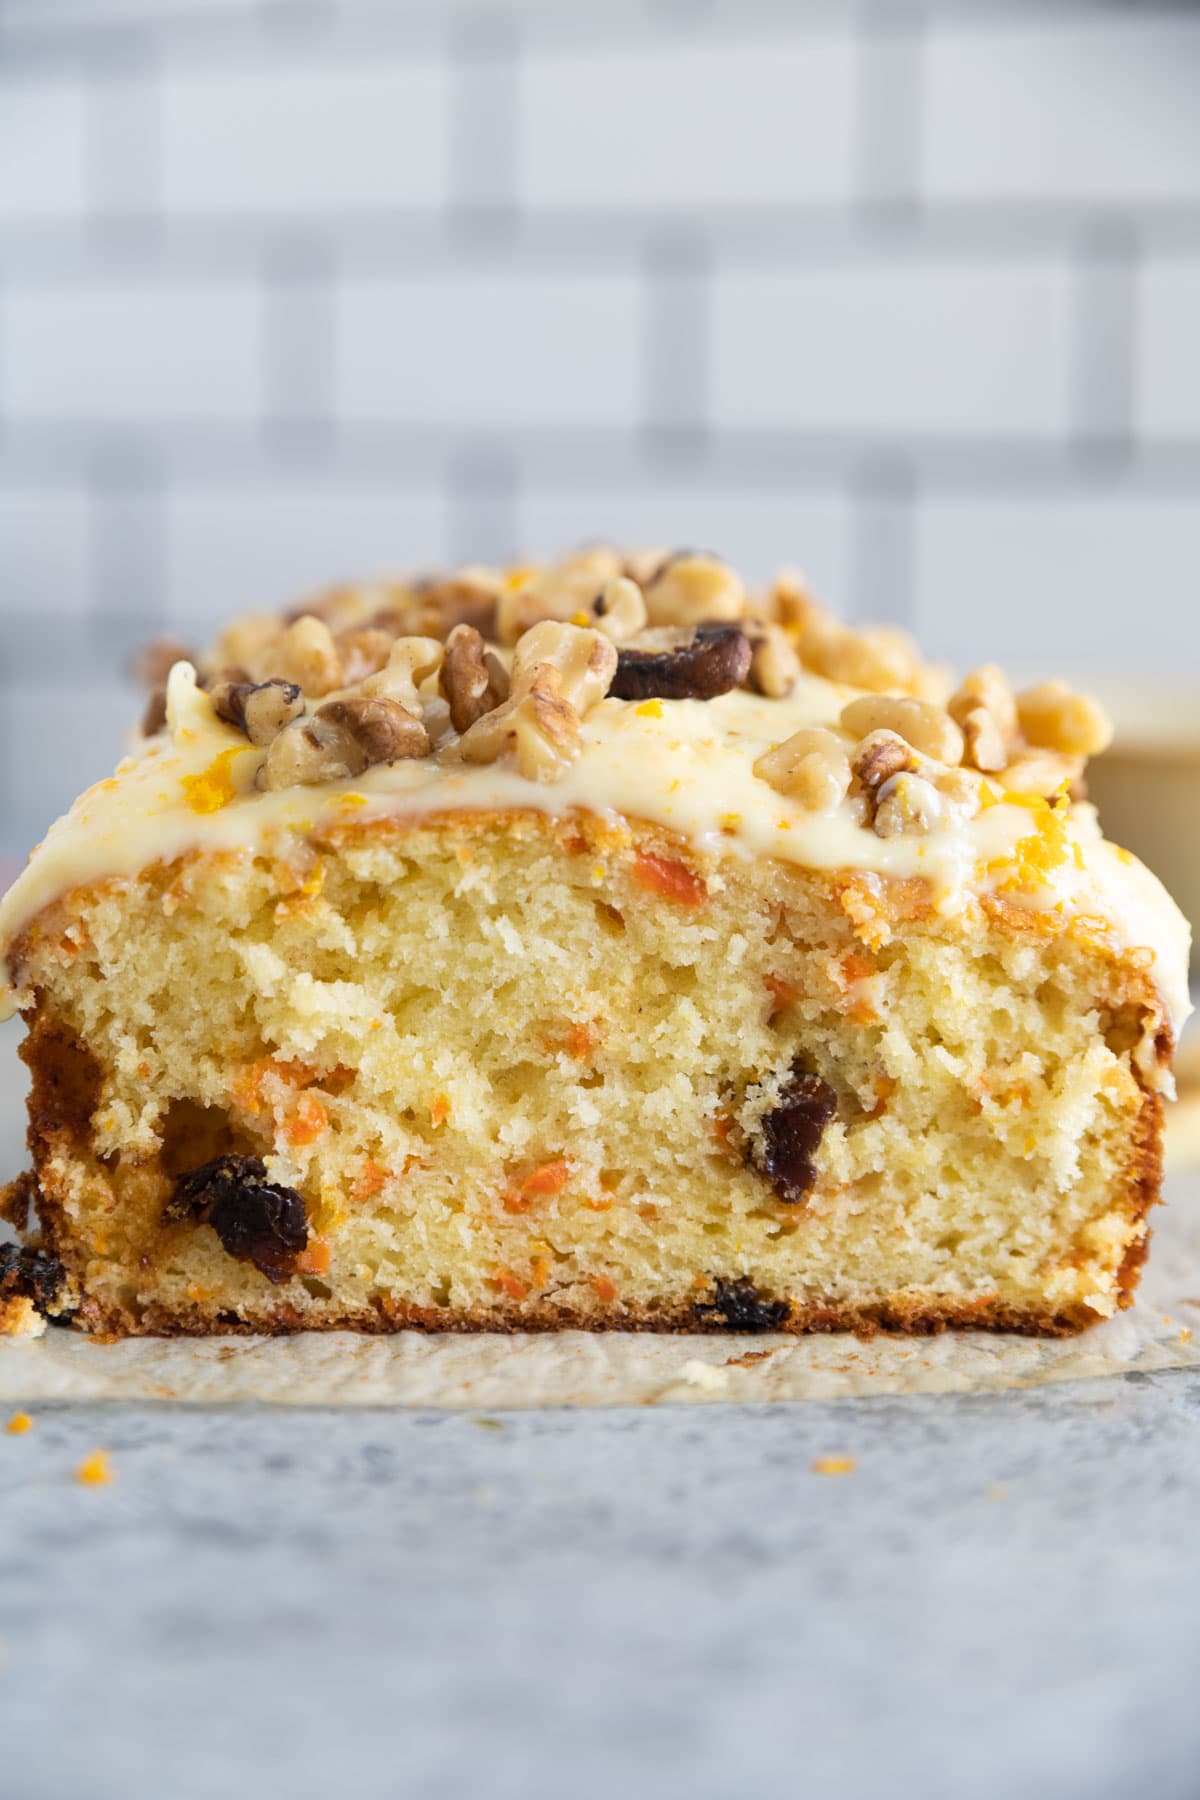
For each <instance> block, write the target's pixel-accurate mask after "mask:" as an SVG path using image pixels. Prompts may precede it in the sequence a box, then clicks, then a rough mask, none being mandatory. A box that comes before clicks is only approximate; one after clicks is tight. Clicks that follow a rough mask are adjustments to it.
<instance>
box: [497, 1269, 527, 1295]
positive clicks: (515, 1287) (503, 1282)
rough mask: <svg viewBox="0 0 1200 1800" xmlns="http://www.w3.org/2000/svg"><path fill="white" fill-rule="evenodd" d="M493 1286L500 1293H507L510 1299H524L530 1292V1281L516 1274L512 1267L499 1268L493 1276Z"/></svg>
mask: <svg viewBox="0 0 1200 1800" xmlns="http://www.w3.org/2000/svg"><path fill="white" fill-rule="evenodd" d="M491 1285H492V1287H494V1288H495V1290H496V1292H497V1293H499V1294H506V1295H507V1296H508V1298H509V1299H510V1300H524V1299H526V1298H527V1297H528V1294H529V1283H528V1282H527V1281H522V1280H521V1277H520V1276H519V1275H514V1274H513V1272H512V1270H511V1269H497V1270H496V1273H495V1274H494V1275H493V1276H492V1281H491Z"/></svg>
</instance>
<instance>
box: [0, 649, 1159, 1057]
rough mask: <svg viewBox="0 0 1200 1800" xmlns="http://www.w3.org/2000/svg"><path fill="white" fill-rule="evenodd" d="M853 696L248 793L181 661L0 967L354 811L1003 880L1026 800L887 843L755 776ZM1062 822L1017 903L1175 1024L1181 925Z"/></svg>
mask: <svg viewBox="0 0 1200 1800" xmlns="http://www.w3.org/2000/svg"><path fill="white" fill-rule="evenodd" d="M853 692H854V690H851V689H847V688H845V687H842V686H840V685H839V684H837V683H835V682H832V681H828V680H826V679H824V678H822V677H818V676H814V675H810V674H804V675H802V676H801V677H800V679H799V681H798V683H797V685H796V687H795V689H794V691H793V692H792V694H791V695H789V696H788V697H787V698H786V699H780V700H776V699H764V698H762V697H760V696H757V695H754V694H751V693H748V692H745V691H742V690H737V691H733V692H730V693H727V694H724V695H721V696H720V697H718V698H716V699H711V700H704V701H700V700H656V701H651V702H646V703H642V704H634V703H630V702H626V701H621V700H614V699H606V700H604V701H602V702H601V703H600V704H599V705H597V706H594V707H593V708H592V709H591V710H590V711H589V712H588V713H587V716H586V718H585V719H584V721H583V727H582V747H581V750H580V753H579V755H578V757H577V758H576V760H575V761H574V762H573V763H572V764H571V765H570V766H569V767H568V768H567V769H566V771H565V772H564V773H563V774H562V776H561V777H560V778H559V779H558V780H556V781H553V782H538V781H532V780H528V779H525V778H524V777H522V776H521V775H519V774H518V773H517V772H516V770H515V769H513V768H511V767H509V766H507V765H505V764H503V763H500V762H497V763H492V764H490V765H472V764H467V763H464V762H462V761H460V760H457V759H456V758H455V757H454V756H453V754H452V746H453V742H454V737H453V733H451V732H450V731H449V728H448V725H447V727H446V735H445V739H444V745H446V746H449V747H450V750H451V753H450V754H447V753H446V749H445V748H443V750H442V751H441V753H439V754H438V755H435V756H432V757H424V758H421V759H419V760H405V761H399V762H395V763H391V764H385V765H379V766H376V767H374V768H371V769H368V770H367V771H366V772H365V773H363V774H361V775H359V776H357V777H355V778H354V779H352V780H343V781H333V782H329V783H326V784H323V785H321V786H319V787H299V786H297V787H288V788H283V789H280V790H277V791H272V792H261V791H259V790H258V789H257V788H256V787H255V785H254V782H255V776H256V774H257V771H258V768H259V765H260V764H261V761H262V752H261V751H260V750H257V749H255V748H253V747H252V746H250V745H248V744H247V741H246V739H245V738H244V737H243V736H242V735H241V734H240V733H239V732H238V731H236V730H235V729H234V728H233V727H231V726H229V725H226V724H224V723H222V722H221V721H220V720H219V719H218V718H217V717H216V715H215V713H214V711H213V708H212V705H211V703H210V702H209V700H208V698H207V696H206V695H205V694H204V693H203V692H202V691H201V690H199V689H198V687H197V685H196V678H195V673H194V671H193V670H192V668H191V667H190V666H189V665H188V664H186V663H180V664H177V665H176V667H175V668H174V669H173V671H172V674H171V681H170V691H169V702H168V706H169V714H168V718H169V729H168V731H167V732H164V733H162V734H160V735H158V736H156V737H154V738H151V739H149V740H148V741H146V742H145V743H144V744H143V745H142V746H141V747H140V748H139V749H138V750H137V751H136V752H135V753H134V754H133V755H131V756H129V757H127V758H126V759H125V760H124V761H123V762H122V763H121V764H120V765H119V766H118V768H117V770H116V772H115V774H114V775H113V776H111V777H110V778H109V779H107V780H105V781H101V782H99V783H97V784H96V785H95V786H94V787H91V788H89V789H88V790H87V791H86V792H85V793H84V794H82V795H81V796H80V798H79V799H78V800H77V801H76V802H75V804H74V805H73V806H72V807H71V809H70V811H69V812H68V813H67V814H66V815H65V816H64V817H63V818H61V819H59V820H58V821H57V822H56V823H55V824H54V825H52V826H51V827H50V829H49V831H48V832H47V834H46V837H45V839H44V841H43V842H42V843H41V844H40V845H39V846H38V847H37V849H36V850H35V851H34V852H33V855H32V856H31V858H30V861H29V864H28V866H27V868H26V869H25V870H24V872H23V873H22V875H21V876H20V877H19V878H18V879H17V881H16V882H15V884H14V885H13V886H12V887H11V888H10V889H9V891H8V893H7V894H6V895H5V896H4V898H3V900H2V901H0V959H2V958H4V957H5V956H6V954H7V952H8V951H9V949H10V948H11V945H12V944H13V942H14V941H15V939H16V938H17V937H18V936H19V935H20V934H21V932H22V931H23V930H24V929H25V928H26V927H27V926H28V925H29V924H30V922H31V921H32V920H33V919H34V918H35V917H36V916H37V914H38V913H39V912H41V911H42V909H43V908H45V907H47V906H48V905H50V904H52V903H53V902H54V901H55V900H57V899H58V898H59V897H60V896H62V895H63V894H64V893H66V892H68V891H70V890H71V889H74V888H77V887H81V886H85V885H87V884H90V883H92V882H95V881H99V880H105V879H112V878H122V877H124V878H130V877H133V876H135V875H136V874H137V873H138V872H139V871H140V870H142V869H144V868H145V867H147V866H148V865H150V864H152V863H155V862H167V863H169V862H172V861H174V860H176V859H177V858H179V857H182V856H184V855H186V854H188V853H190V852H194V851H198V850H199V851H246V852H253V851H256V850H260V849H262V848H264V847H266V846H271V847H272V848H273V849H274V850H276V851H277V852H278V853H282V852H284V851H285V850H286V847H287V844H288V842H289V840H293V839H303V838H305V837H306V836H308V835H309V834H310V833H313V832H319V831H324V830H328V829H329V828H330V827H331V826H332V825H334V824H335V823H337V822H338V821H339V820H340V821H343V822H344V821H345V820H346V818H348V817H351V816H352V817H353V818H354V819H355V820H368V819H374V818H381V817H386V816H388V815H403V816H405V817H413V816H415V817H419V816H421V815H422V814H434V813H438V814H443V813H447V812H462V813H472V812H480V811H491V810H495V809H535V810H537V811H540V812H543V813H545V814H547V815H549V816H552V817H555V818H562V817H566V816H569V815H570V814H572V813H573V812H577V811H587V812H589V813H593V814H598V815H601V816H605V815H608V816H611V817H612V818H613V819H614V821H619V820H620V819H630V818H633V819H640V820H645V821H648V822H650V823H653V824H656V825H659V826H662V827H664V828H665V829H667V830H669V831H671V832H673V833H675V834H677V835H678V836H679V837H680V838H681V839H683V840H685V841H686V842H688V843H689V844H691V845H693V846H694V847H695V848H696V849H697V850H699V851H702V852H703V851H710V852H720V853H721V854H724V855H730V854H734V855H738V854H740V855H745V856H755V857H764V856H765V857H771V858H776V859H778V860H779V861H781V862H784V863H795V864H798V865H800V866H802V867H805V868H810V869H822V870H830V871H834V870H854V871H859V872H864V873H868V874H873V875H876V876H879V877H885V878H886V877H893V878H905V877H914V876H916V877H923V878H925V879H926V880H928V882H929V883H930V886H931V889H932V892H933V895H934V899H935V905H936V906H937V907H938V908H939V910H942V911H944V912H953V911H955V910H957V909H958V908H961V907H962V906H963V905H964V904H966V902H967V901H968V899H969V898H970V897H971V896H972V895H978V894H981V893H983V892H986V891H988V889H990V888H994V887H996V886H999V885H1001V884H1004V885H1010V884H1009V883H1008V882H1007V881H1006V874H1008V873H1011V867H1012V859H1013V858H1014V854H1016V853H1017V852H1018V847H1019V846H1020V845H1021V844H1022V842H1023V841H1025V840H1027V839H1028V838H1029V837H1030V836H1031V834H1034V833H1036V832H1037V831H1038V830H1039V829H1040V828H1041V826H1040V824H1039V819H1038V816H1037V814H1036V812H1035V811H1034V810H1031V809H1030V808H1029V807H1028V806H1023V805H1020V804H1017V803H1015V802H1011V801H1007V800H1005V799H1003V798H1000V799H997V800H996V801H995V803H994V804H991V805H988V806H986V807H985V808H984V809H983V810H981V811H980V812H979V813H978V814H976V816H975V817H973V818H969V819H965V820H964V819H958V820H955V821H954V822H952V823H947V824H944V825H942V826H939V827H937V828H935V829H933V830H931V831H929V832H927V833H923V834H921V835H900V836H896V837H890V838H882V837H879V836H878V835H877V834H876V833H875V832H874V831H872V830H869V829H867V828H865V827H864V826H863V825H862V824H860V823H858V822H857V820H856V819H855V817H854V816H853V815H852V813H851V811H850V809H849V808H848V807H845V806H843V807H838V808H835V809H834V810H832V811H830V812H827V813H817V812H812V811H809V810H806V809H805V808H804V807H803V806H801V805H800V804H799V803H798V802H797V801H796V800H794V799H791V798H789V797H787V796H785V795H783V794H780V793H778V792H776V791H775V789H774V788H772V787H771V786H769V785H768V784H767V783H766V782H765V781H763V780H761V779H760V778H759V777H757V776H756V775H755V774H754V772H753V764H754V762H755V761H756V759H757V758H758V757H759V756H761V755H762V754H763V752H764V751H766V750H768V749H770V748H771V746H772V745H774V744H777V743H779V742H780V741H781V740H783V739H784V738H786V737H787V736H788V735H789V734H790V733H792V732H793V731H796V730H798V729H800V728H801V727H805V726H827V727H831V728H836V725H837V721H838V718H839V716H840V713H841V710H842V708H843V707H844V706H845V704H846V701H847V699H848V698H850V697H852V695H853ZM439 704H440V703H439V702H436V701H434V702H433V705H434V706H435V707H436V706H437V705H439ZM1045 810H1046V809H1044V808H1043V815H1044V813H1045ZM1062 817H1063V827H1064V832H1065V835H1064V836H1063V840H1062V842H1063V849H1064V851H1065V852H1066V853H1065V854H1062V855H1061V857H1060V858H1059V859H1058V860H1057V861H1056V862H1055V865H1054V866H1052V867H1050V868H1049V869H1047V870H1046V871H1045V872H1044V874H1042V875H1041V876H1040V878H1039V879H1038V881H1037V882H1036V883H1035V884H1033V886H1032V887H1030V886H1029V885H1028V884H1025V885H1022V886H1021V888H1020V891H1019V893H1018V894H1015V895H1014V897H1015V898H1019V900H1020V901H1021V903H1023V904H1026V905H1030V906H1034V907H1038V908H1047V907H1048V908H1054V909H1057V910H1059V911H1061V912H1063V913H1066V914H1072V915H1086V916H1088V917H1089V918H1098V919H1100V920H1103V921H1104V923H1105V925H1106V927H1107V929H1108V930H1109V931H1110V933H1111V935H1112V937H1113V939H1114V941H1115V942H1116V943H1117V944H1118V946H1119V947H1121V948H1123V949H1129V950H1133V949H1145V950H1147V951H1149V952H1150V953H1151V955H1152V957H1153V966H1152V974H1153V978H1154V980H1155V983H1156V985H1157V987H1158V988H1159V991H1160V992H1161V994H1162V997H1163V1001H1164V1004H1165V1006H1166V1008H1167V1010H1168V1012H1169V1013H1170V1016H1171V1018H1172V1021H1173V1024H1174V1028H1175V1030H1176V1032H1178V1030H1179V1028H1180V1026H1181V1025H1182V1023H1183V1020H1184V1019H1185V1017H1186V1016H1187V1013H1188V1011H1189V1010H1190V1008H1189V1002H1188V989H1187V964H1188V948H1189V934H1188V927H1187V924H1186V921H1185V920H1184V918H1183V916H1182V914H1181V913H1180V912H1179V909H1178V908H1177V907H1176V906H1175V904H1174V902H1173V901H1172V900H1171V899H1170V897H1169V895H1168V894H1167V893H1166V891H1165V889H1164V888H1163V887H1162V885H1161V884H1160V883H1159V882H1158V881H1157V879H1156V878H1155V877H1154V876H1153V875H1152V874H1150V872H1149V871H1148V870H1147V869H1145V868H1144V867H1143V866H1142V865H1141V864H1140V863H1138V862H1137V861H1136V859H1134V858H1133V857H1131V856H1129V855H1128V853H1126V852H1124V851H1120V850H1117V849H1116V848H1115V847H1114V846H1112V845H1110V844H1108V843H1107V842H1106V841H1105V840H1104V839H1103V837H1102V835H1101V833H1100V829H1099V826H1098V824H1097V822H1096V817H1095V813H1094V810H1093V809H1092V808H1090V807H1088V806H1086V805H1076V806H1073V807H1071V808H1070V810H1069V811H1068V812H1066V813H1065V815H1062ZM18 1000H19V997H18V994H17V992H16V989H15V985H14V977H13V974H12V972H11V971H10V970H9V969H8V967H7V964H6V963H5V962H3V961H0V1017H3V1016H8V1015H9V1014H11V1013H12V1012H13V1011H14V1010H15V1008H16V1006H17V1004H18Z"/></svg>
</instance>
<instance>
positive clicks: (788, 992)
mask: <svg viewBox="0 0 1200 1800" xmlns="http://www.w3.org/2000/svg"><path fill="white" fill-rule="evenodd" d="M763 986H764V987H765V988H766V990H767V992H768V994H770V996H771V1001H772V1006H771V1013H770V1017H771V1018H772V1019H776V1018H778V1016H779V1014H780V1013H781V1012H784V1011H785V1010H786V1008H787V1007H789V1006H790V1005H791V1004H792V1001H793V1000H794V999H795V998H796V997H797V995H798V994H799V992H800V989H799V988H798V987H797V986H796V983H795V982H794V981H789V980H788V979H787V977H786V976H784V975H764V976H763Z"/></svg>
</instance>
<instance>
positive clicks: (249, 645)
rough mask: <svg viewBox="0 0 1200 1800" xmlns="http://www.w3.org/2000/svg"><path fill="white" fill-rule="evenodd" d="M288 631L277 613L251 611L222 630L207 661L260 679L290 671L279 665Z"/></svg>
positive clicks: (217, 666)
mask: <svg viewBox="0 0 1200 1800" xmlns="http://www.w3.org/2000/svg"><path fill="white" fill-rule="evenodd" d="M285 630H286V626H285V624H284V622H283V620H282V619H281V618H280V617H279V616H278V614H276V613H249V614H247V616H246V617H245V618H244V619H237V620H235V622H234V623H233V624H232V625H230V626H228V627H227V628H226V629H225V630H224V631H223V632H222V633H221V635H220V637H219V638H218V639H217V641H216V644H215V645H214V647H213V651H212V654H211V656H210V657H209V658H208V659H206V660H207V661H208V662H209V663H211V664H212V666H213V667H215V668H225V667H232V668H238V669H244V670H245V671H246V674H247V675H248V676H249V677H251V678H252V679H253V680H256V681H262V680H263V679H264V678H265V677H266V676H268V675H283V674H286V673H287V671H286V670H284V669H282V668H280V667H279V666H278V664H279V654H278V653H279V648H280V646H281V644H282V643H283V638H284V632H285Z"/></svg>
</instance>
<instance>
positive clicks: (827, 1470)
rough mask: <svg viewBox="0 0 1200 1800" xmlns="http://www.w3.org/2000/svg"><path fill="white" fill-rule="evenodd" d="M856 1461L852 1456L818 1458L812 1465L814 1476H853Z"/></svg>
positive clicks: (856, 1464) (856, 1465)
mask: <svg viewBox="0 0 1200 1800" xmlns="http://www.w3.org/2000/svg"><path fill="white" fill-rule="evenodd" d="M857 1467H858V1461H857V1459H856V1458H855V1457H853V1456H818V1457H817V1459H816V1461H815V1462H814V1463H813V1466H812V1472H813V1474H814V1475H853V1473H854V1471H855V1469H857Z"/></svg>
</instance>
